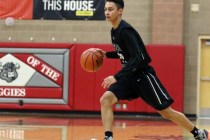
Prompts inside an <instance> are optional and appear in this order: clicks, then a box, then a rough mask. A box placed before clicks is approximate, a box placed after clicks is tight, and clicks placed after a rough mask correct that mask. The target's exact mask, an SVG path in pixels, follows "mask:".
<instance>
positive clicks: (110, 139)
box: [104, 136, 114, 140]
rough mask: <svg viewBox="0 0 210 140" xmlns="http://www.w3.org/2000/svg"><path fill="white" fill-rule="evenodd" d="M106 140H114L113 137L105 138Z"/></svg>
mask: <svg viewBox="0 0 210 140" xmlns="http://www.w3.org/2000/svg"><path fill="white" fill-rule="evenodd" d="M104 140H114V139H113V138H112V137H107V136H106V137H105V138H104Z"/></svg>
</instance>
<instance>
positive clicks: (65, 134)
mask: <svg viewBox="0 0 210 140" xmlns="http://www.w3.org/2000/svg"><path fill="white" fill-rule="evenodd" d="M61 116H62V115H61ZM193 122H194V123H196V125H197V126H199V127H201V128H207V129H210V120H208V119H198V120H196V121H193ZM114 138H115V140H193V138H192V137H191V134H189V133H188V132H186V131H185V130H183V129H181V128H180V127H178V126H177V125H175V124H173V123H172V122H169V121H166V120H164V119H161V118H159V117H154V118H148V117H147V118H144V117H141V118H135V119H130V118H129V119H126V117H124V118H123V119H122V118H119V119H118V118H116V119H115V122H114ZM0 140H103V127H102V124H101V120H100V117H99V116H98V117H93V118H91V117H85V116H83V117H81V116H80V117H71V116H69V117H57V116H56V117H55V116H50V117H49V116H39V115H35V116H33V115H32V116H20V115H16V116H15V115H1V116H0Z"/></svg>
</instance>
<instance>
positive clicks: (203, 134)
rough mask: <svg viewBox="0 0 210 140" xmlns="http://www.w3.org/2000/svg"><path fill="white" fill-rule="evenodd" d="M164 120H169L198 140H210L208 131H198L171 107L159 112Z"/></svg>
mask: <svg viewBox="0 0 210 140" xmlns="http://www.w3.org/2000/svg"><path fill="white" fill-rule="evenodd" d="M158 112H159V113H160V114H161V116H162V117H163V118H166V119H169V120H171V121H172V122H174V123H176V124H178V125H179V126H181V127H182V128H185V129H186V130H188V131H189V132H191V133H192V134H193V135H194V137H195V139H196V140H209V136H208V132H207V131H206V130H199V129H197V128H196V127H195V126H194V124H193V123H192V122H191V121H190V120H189V119H188V118H187V117H186V116H185V115H184V114H183V113H181V112H178V111H176V110H174V109H172V108H171V107H168V108H166V109H163V110H161V111H158Z"/></svg>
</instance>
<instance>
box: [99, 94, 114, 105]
mask: <svg viewBox="0 0 210 140" xmlns="http://www.w3.org/2000/svg"><path fill="white" fill-rule="evenodd" d="M115 100H116V99H115V96H114V95H113V94H111V93H109V92H106V93H104V95H103V96H102V97H101V98H100V104H101V107H111V106H112V105H113V104H114V103H115Z"/></svg>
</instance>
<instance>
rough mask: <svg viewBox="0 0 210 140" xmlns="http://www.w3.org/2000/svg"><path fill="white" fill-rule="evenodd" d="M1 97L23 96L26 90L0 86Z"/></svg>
mask: <svg viewBox="0 0 210 140" xmlns="http://www.w3.org/2000/svg"><path fill="white" fill-rule="evenodd" d="M0 96H1V97H24V96H26V90H25V89H24V88H0Z"/></svg>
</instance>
